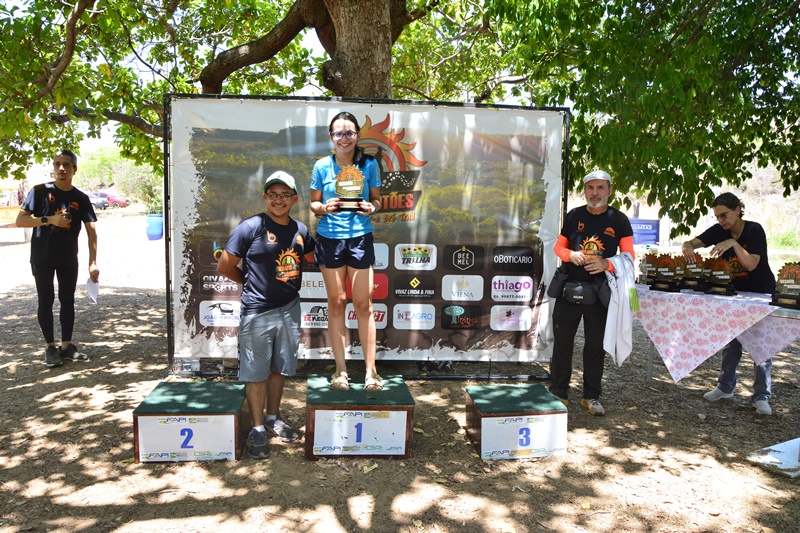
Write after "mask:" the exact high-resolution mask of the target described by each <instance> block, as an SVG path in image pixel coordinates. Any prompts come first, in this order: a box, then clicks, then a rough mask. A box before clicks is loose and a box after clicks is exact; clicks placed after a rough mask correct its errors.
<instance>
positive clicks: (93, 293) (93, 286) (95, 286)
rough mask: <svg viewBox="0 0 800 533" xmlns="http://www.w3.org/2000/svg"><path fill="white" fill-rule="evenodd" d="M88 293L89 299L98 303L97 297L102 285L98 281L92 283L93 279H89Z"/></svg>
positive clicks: (87, 282)
mask: <svg viewBox="0 0 800 533" xmlns="http://www.w3.org/2000/svg"><path fill="white" fill-rule="evenodd" d="M86 292H88V293H89V298H91V299H92V301H93V302H94V303H97V296H98V295H99V294H100V284H99V283H97V282H96V281H92V278H89V279H87V280H86Z"/></svg>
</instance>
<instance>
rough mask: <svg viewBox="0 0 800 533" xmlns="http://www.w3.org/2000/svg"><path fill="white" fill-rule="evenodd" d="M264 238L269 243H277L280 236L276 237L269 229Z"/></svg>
mask: <svg viewBox="0 0 800 533" xmlns="http://www.w3.org/2000/svg"><path fill="white" fill-rule="evenodd" d="M264 239H265V240H266V241H267V244H275V243H276V242H278V237H276V236H275V234H274V233H272V232H271V231H267V233H266V234H265V235H264Z"/></svg>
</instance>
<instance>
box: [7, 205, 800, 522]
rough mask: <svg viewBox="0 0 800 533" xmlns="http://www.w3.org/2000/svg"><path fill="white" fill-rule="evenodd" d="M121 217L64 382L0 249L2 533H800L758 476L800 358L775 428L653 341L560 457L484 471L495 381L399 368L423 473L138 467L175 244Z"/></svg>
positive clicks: (786, 497)
mask: <svg viewBox="0 0 800 533" xmlns="http://www.w3.org/2000/svg"><path fill="white" fill-rule="evenodd" d="M123 215H124V214H123V213H121V212H118V211H117V212H111V211H110V210H109V212H105V213H102V214H101V216H100V221H99V222H98V232H99V235H100V247H99V249H100V252H99V261H100V269H101V298H100V302H99V303H98V304H97V305H94V304H92V303H91V300H89V298H88V296H87V295H86V293H85V292H84V291H82V290H79V295H78V311H77V323H76V332H75V335H74V339H75V340H77V341H78V342H79V343H80V345H81V346H82V347H83V348H84V349H85V351H86V352H88V353H90V354H91V355H92V357H93V358H92V360H91V361H90V362H87V363H79V362H74V363H69V364H65V365H64V366H62V367H59V368H56V369H52V370H51V369H48V368H46V367H45V365H44V364H43V349H42V347H43V342H42V338H41V333H40V330H39V327H38V325H37V322H36V304H35V290H34V288H33V279H32V277H31V276H30V270H29V266H28V245H26V244H24V243H22V230H19V229H2V230H0V253H2V254H3V267H2V276H0V296H2V300H0V309H2V311H1V312H0V331H1V332H2V333H0V382H1V383H2V387H1V389H0V405H2V410H1V411H0V424H2V431H1V432H0V483H1V485H0V487H1V489H0V494H2V497H1V498H0V531H8V532H17V531H70V532H72V531H92V532H94V531H114V532H151V531H161V532H192V531H215V532H216V531H221V532H224V531H236V532H238V533H241V532H250V531H302V532H324V533H329V532H337V531H351V532H359V531H378V532H384V531H386V532H389V531H403V532H423V531H428V532H430V531H442V532H445V531H449V532H455V531H459V532H461V531H466V532H528V531H559V532H575V531H591V532H612V531H641V532H668V531H692V532H706V531H709V532H710V531H726V532H760V531H774V532H789V531H800V526H799V525H798V524H800V502H798V479H794V480H792V479H790V478H787V477H784V476H781V475H777V474H774V473H771V472H768V471H766V470H764V469H762V468H760V467H758V466H755V465H753V464H751V463H749V462H747V461H746V460H745V457H746V456H747V455H748V454H750V453H751V452H753V451H755V450H757V449H760V448H763V447H766V446H769V445H772V444H776V443H780V442H784V441H787V440H790V439H794V438H797V437H800V377H798V376H800V357H798V356H799V355H800V343H797V342H795V343H794V344H792V345H791V346H790V347H789V349H788V351H785V352H782V353H781V354H779V355H778V356H777V357H776V358H775V365H774V369H773V380H774V383H773V393H774V396H773V402H772V405H773V409H774V415H773V416H771V417H762V416H757V415H756V413H755V410H754V409H753V408H752V407H751V406H750V404H749V402H748V397H747V396H748V394H749V387H750V385H751V384H752V372H751V370H750V368H749V365H743V368H742V369H741V370H742V371H741V372H740V380H741V384H740V387H739V389H738V390H737V394H736V396H735V397H734V398H733V399H732V400H731V401H720V402H718V403H715V404H712V403H709V402H707V401H705V400H703V398H702V394H703V393H704V392H706V391H707V390H709V389H710V388H712V387H713V386H714V383H715V378H716V374H717V370H718V367H719V362H720V359H719V355H717V356H715V357H713V358H712V359H710V360H708V361H707V362H706V363H705V364H703V365H702V366H701V367H700V368H699V369H697V370H696V371H694V372H693V373H692V374H691V375H690V376H688V377H687V378H685V379H684V380H683V381H681V382H680V383H675V382H673V381H672V379H671V378H670V377H669V375H668V373H667V372H666V369H665V368H664V366H663V364H662V363H661V360H660V358H659V357H658V356H657V354H655V351H654V348H653V345H652V343H651V342H650V341H649V339H648V338H647V336H646V334H645V333H644V332H643V330H642V329H641V327H639V325H638V323H636V326H637V329H636V330H635V334H634V354H633V355H632V356H631V357H630V358H629V359H628V361H626V362H625V364H624V365H623V366H622V367H621V368H617V367H615V366H614V365H613V363H611V362H610V361H609V362H608V363H607V366H606V373H605V384H604V395H603V398H602V399H603V404H604V405H605V406H606V408H607V409H608V415H607V416H606V417H604V418H593V417H591V416H589V415H588V414H587V413H586V412H585V411H584V410H583V409H581V408H580V407H579V406H578V405H576V404H575V403H573V406H572V407H570V409H569V435H568V453H567V454H566V455H563V456H556V457H548V458H542V459H526V460H515V461H496V462H484V461H482V460H480V459H479V458H478V456H477V454H476V450H475V449H474V447H473V446H472V445H471V444H470V442H469V440H468V439H465V424H466V417H465V393H464V387H465V386H466V385H470V384H485V383H486V382H480V381H470V382H464V381H457V380H446V381H440V380H433V379H419V377H420V375H419V374H420V372H424V370H420V369H419V368H418V366H417V365H416V364H414V363H391V362H383V363H380V365H379V368H380V369H381V371H382V373H383V374H392V373H401V374H405V375H407V376H409V378H411V377H414V376H415V375H416V378H417V379H408V386H409V389H410V390H411V393H412V395H413V396H414V399H415V401H416V407H415V411H414V418H415V420H414V422H415V424H414V426H415V428H414V429H415V431H414V441H413V446H412V453H411V457H410V458H409V459H406V460H390V459H380V460H372V459H336V460H321V461H317V462H310V461H307V460H306V459H305V458H304V443H303V440H302V439H301V440H300V441H298V442H295V443H288V444H286V443H281V442H273V444H272V456H271V457H270V459H268V460H266V461H254V460H251V459H243V460H241V461H220V462H208V463H178V464H171V463H159V464H136V463H134V462H133V460H134V442H133V440H134V439H133V417H132V412H133V410H134V409H135V408H136V407H137V406H138V405H139V403H140V402H141V401H142V400H143V399H144V398H145V396H147V394H148V393H149V392H150V391H152V390H153V388H154V387H155V386H156V385H157V384H158V383H159V382H160V381H161V380H163V379H164V378H165V377H167V375H168V371H167V355H166V354H167V333H166V313H165V291H164V289H163V287H164V278H165V276H164V244H163V241H148V240H147V239H146V235H145V227H146V223H145V220H144V218H143V217H141V216H123ZM81 238H82V247H84V248H85V237H83V236H82V237H81ZM83 265H85V261H84V262H83ZM81 281H83V280H81ZM581 342H582V341H580V340H579V343H578V346H577V347H576V350H579V349H580V343H581ZM650 356H654V359H653V375H652V379H650V380H649V379H648V377H647V374H648V358H649V357H650ZM577 359H579V358H577ZM326 365H327V363H324V362H319V361H316V362H312V363H309V364H307V365H305V366H303V367H302V368H301V369H300V371H301V372H309V371H311V372H316V371H321V370H325V366H326ZM351 369H352V371H353V372H357V371H358V365H357V364H355V363H353V364H351ZM428 371H429V372H431V373H436V374H452V375H472V374H478V373H481V374H486V373H488V372H489V371H490V368H489V366H488V365H487V364H466V363H456V364H454V365H453V368H452V369H443V370H441V371H431V370H428ZM544 371H546V368H545V367H542V366H539V365H534V364H495V365H492V366H491V372H492V373H493V374H494V375H516V374H534V375H535V374H541V373H542V372H544ZM579 372H580V369H578V372H576V374H575V376H574V381H573V384H575V383H577V378H579V375H580V374H579ZM422 377H425V376H424V375H423V376H422ZM428 377H430V376H428ZM497 382H498V383H500V382H503V383H507V382H506V381H497ZM573 390H574V388H573ZM305 393H306V390H305V381H304V380H302V379H293V380H290V381H289V382H288V383H287V388H286V395H285V400H284V405H283V409H282V410H283V413H284V416H285V417H286V418H288V419H289V421H290V422H292V423H293V424H294V425H296V427H298V428H299V429H300V430H301V432H302V430H304V429H305V422H306V420H305V417H306V411H305V407H306V406H305ZM574 394H575V396H576V397H577V393H574ZM375 466H376V467H375Z"/></svg>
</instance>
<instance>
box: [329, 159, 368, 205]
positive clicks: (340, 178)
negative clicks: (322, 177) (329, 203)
mask: <svg viewBox="0 0 800 533" xmlns="http://www.w3.org/2000/svg"><path fill="white" fill-rule="evenodd" d="M363 191H364V174H362V173H361V169H359V168H358V167H357V166H356V165H347V166H345V167H342V170H341V171H339V173H338V174H337V175H336V194H338V195H339V198H341V200H342V201H341V203H340V204H339V210H340V211H360V210H361V207H359V206H360V204H361V202H363V201H364V198H363V197H362V196H361V194H362V192H363Z"/></svg>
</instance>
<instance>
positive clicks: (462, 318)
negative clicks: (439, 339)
mask: <svg viewBox="0 0 800 533" xmlns="http://www.w3.org/2000/svg"><path fill="white" fill-rule="evenodd" d="M482 316H483V309H482V308H481V306H480V305H475V304H472V305H469V304H461V305H458V304H453V305H445V306H444V307H443V308H442V317H441V321H440V323H441V326H442V329H480V328H481V317H482Z"/></svg>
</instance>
